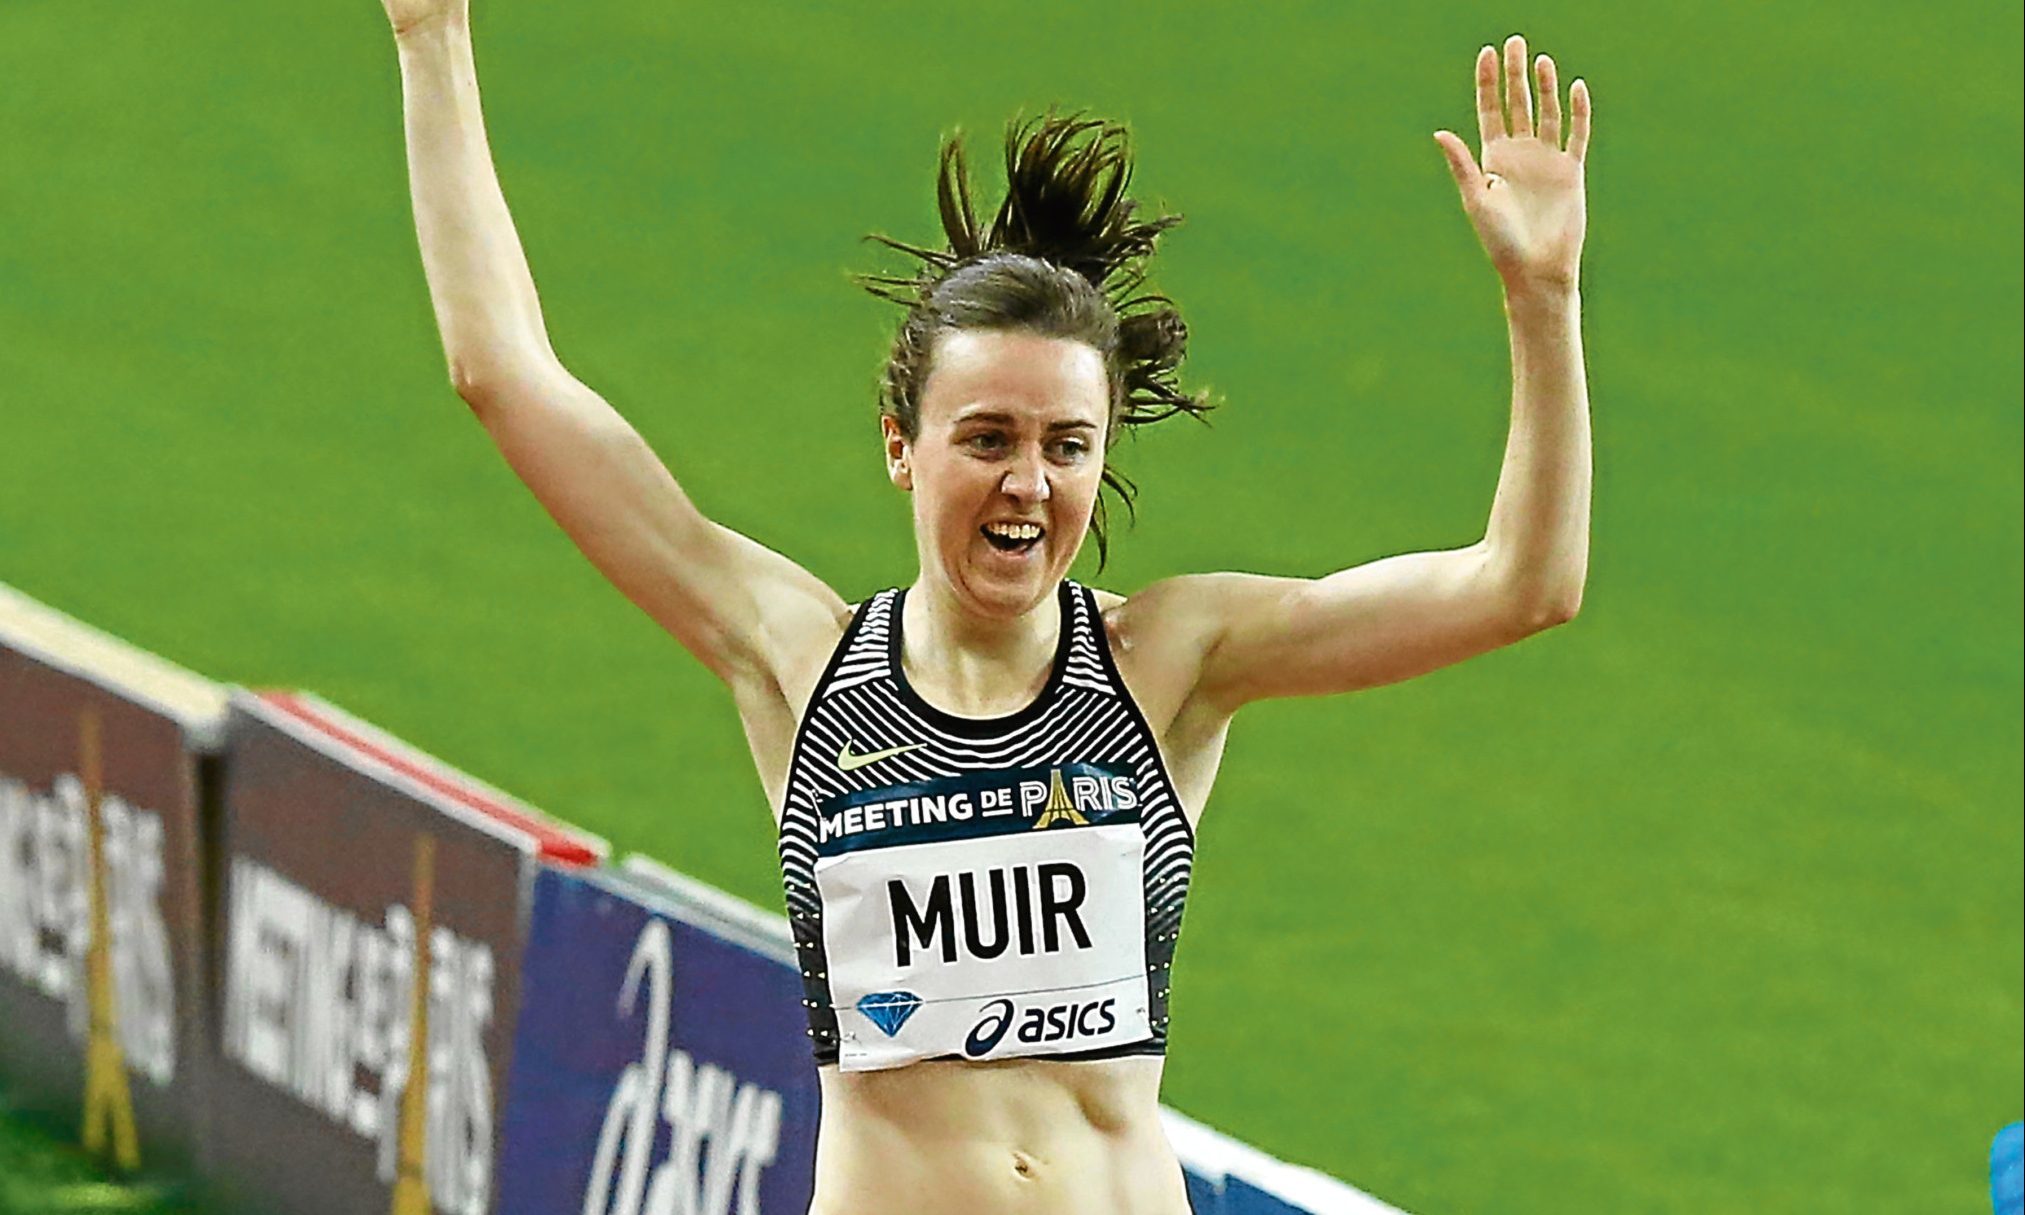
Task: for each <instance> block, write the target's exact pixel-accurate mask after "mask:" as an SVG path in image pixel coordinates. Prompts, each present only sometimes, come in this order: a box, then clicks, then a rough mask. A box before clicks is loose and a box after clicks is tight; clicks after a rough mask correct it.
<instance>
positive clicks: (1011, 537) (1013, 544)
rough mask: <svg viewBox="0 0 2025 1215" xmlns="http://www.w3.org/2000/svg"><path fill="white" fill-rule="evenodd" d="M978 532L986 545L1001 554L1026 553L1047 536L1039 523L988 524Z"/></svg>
mask: <svg viewBox="0 0 2025 1215" xmlns="http://www.w3.org/2000/svg"><path fill="white" fill-rule="evenodd" d="M977 530H978V531H979V532H981V533H982V534H983V535H984V538H985V542H986V543H988V544H990V545H991V546H992V547H993V548H995V549H997V550H998V551H999V552H1001V553H1024V552H1026V551H1028V550H1029V549H1032V548H1033V547H1034V546H1035V545H1037V544H1039V543H1040V542H1041V537H1043V536H1045V535H1046V534H1047V531H1046V529H1044V528H1042V527H1041V525H1040V524H1038V523H987V524H985V525H984V526H983V527H981V528H978V529H977Z"/></svg>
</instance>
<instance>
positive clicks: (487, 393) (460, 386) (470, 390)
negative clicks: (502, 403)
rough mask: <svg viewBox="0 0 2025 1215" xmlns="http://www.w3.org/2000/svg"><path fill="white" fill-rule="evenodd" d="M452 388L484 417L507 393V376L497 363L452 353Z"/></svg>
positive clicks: (474, 411) (473, 409)
mask: <svg viewBox="0 0 2025 1215" xmlns="http://www.w3.org/2000/svg"><path fill="white" fill-rule="evenodd" d="M450 388H451V390H452V391H454V392H455V393H456V394H457V396H458V398H459V399H461V400H462V401H463V402H464V403H465V404H466V405H469V406H470V407H471V412H473V413H475V414H477V415H478V416H479V417H481V418H482V417H484V416H485V415H486V413H487V412H489V411H490V410H491V409H492V408H493V407H494V406H495V405H496V404H497V403H498V401H499V398H500V397H501V396H503V395H505V393H506V377H505V376H503V375H501V374H500V372H499V370H498V368H497V366H496V365H495V364H492V363H489V362H485V361H483V360H478V359H470V358H460V357H459V356H457V355H451V356H450Z"/></svg>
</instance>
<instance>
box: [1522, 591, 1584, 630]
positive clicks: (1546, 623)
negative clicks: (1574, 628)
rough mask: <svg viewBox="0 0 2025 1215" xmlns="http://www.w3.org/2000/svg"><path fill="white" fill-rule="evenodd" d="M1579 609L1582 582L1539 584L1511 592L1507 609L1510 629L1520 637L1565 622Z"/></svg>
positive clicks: (1573, 617)
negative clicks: (1555, 585) (1561, 584)
mask: <svg viewBox="0 0 2025 1215" xmlns="http://www.w3.org/2000/svg"><path fill="white" fill-rule="evenodd" d="M1581 610H1582V584H1581V583H1579V582H1576V583H1571V584H1569V585H1567V586H1558V587H1540V588H1536V589H1533V590H1530V591H1527V592H1525V593H1522V594H1518V595H1514V596H1513V597H1512V600H1511V607H1510V609H1509V612H1510V615H1509V617H1508V618H1509V619H1510V620H1511V622H1512V627H1513V630H1514V631H1515V632H1516V633H1517V634H1518V635H1519V636H1521V637H1530V636H1532V635H1533V634H1534V633H1544V632H1546V631H1547V630H1548V629H1551V628H1553V627H1555V626H1556V625H1563V624H1567V623H1568V622H1569V621H1571V620H1573V619H1575V615H1576V613H1578V612H1580V611H1581Z"/></svg>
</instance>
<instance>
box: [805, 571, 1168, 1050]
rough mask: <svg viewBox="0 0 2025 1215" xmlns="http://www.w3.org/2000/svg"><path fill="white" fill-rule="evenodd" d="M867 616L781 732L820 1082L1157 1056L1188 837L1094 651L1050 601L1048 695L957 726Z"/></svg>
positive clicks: (892, 611)
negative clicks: (950, 1064)
mask: <svg viewBox="0 0 2025 1215" xmlns="http://www.w3.org/2000/svg"><path fill="white" fill-rule="evenodd" d="M905 597H906V592H905V591H884V592H882V593H880V594H878V595H875V596H873V597H872V598H871V599H869V600H867V601H866V602H865V603H864V604H863V605H861V606H860V607H859V609H858V611H857V613H856V615H854V616H853V617H852V620H851V624H850V627H849V628H848V629H847V630H845V633H844V637H843V640H842V641H840V642H839V643H838V644H837V650H836V653H835V654H834V655H833V656H832V657H831V659H830V664H829V666H828V668H827V669H826V670H825V671H824V672H823V677H822V680H821V682H820V683H818V684H817V685H816V690H815V694H814V696H813V697H811V698H810V701H809V707H808V711H807V712H806V713H805V714H804V715H803V718H802V723H801V727H800V729H799V730H798V731H797V732H796V735H795V745H794V755H793V758H792V759H791V760H790V762H789V767H788V781H787V797H786V805H785V807H784V809H783V813H782V815H781V825H780V858H781V875H782V879H783V882H784V884H785V886H786V889H787V907H788V918H789V922H790V924H791V926H792V928H793V930H794V939H795V948H796V953H797V955H798V959H799V962H800V966H801V971H802V987H803V991H804V999H803V1003H804V1004H805V1005H806V1006H807V1009H808V1018H809V1036H810V1038H811V1040H812V1041H813V1043H814V1046H815V1052H816V1061H817V1062H818V1063H835V1064H839V1065H840V1066H842V1067H843V1069H844V1070H846V1071H865V1070H873V1069H878V1068H890V1067H900V1066H903V1065H905V1064H908V1063H912V1062H915V1061H916V1060H921V1059H942V1058H957V1059H1007V1058H1016V1057H1020V1056H1030V1055H1046V1056H1054V1057H1058V1058H1075V1059H1104V1058H1115V1057H1118V1056H1122V1055H1143V1054H1163V1053H1165V1051H1166V1049H1167V990H1168V978H1169V972H1170V966H1171V964H1172V962H1173V959H1174V946H1175V941H1176V939H1177V937H1178V935H1179V932H1180V928H1181V911H1182V903H1183V901H1184V900H1185V899H1186V897H1187V894H1188V878H1189V872H1190V869H1191V866H1192V864H1193V858H1194V852H1195V837H1194V833H1193V832H1192V831H1191V829H1190V827H1189V825H1188V820H1187V819H1186V817H1184V815H1183V813H1182V808H1181V803H1180V800H1179V799H1178V798H1177V797H1176V796H1175V792H1174V785H1173V782H1172V781H1170V780H1169V779H1168V776H1167V771H1166V769H1165V767H1164V766H1163V765H1162V763H1161V760H1160V753H1159V749H1158V748H1157V746H1156V745H1155V742H1154V737H1153V733H1152V731H1151V730H1150V729H1149V728H1148V727H1147V724H1146V718H1145V717H1144V716H1143V715H1142V714H1141V713H1140V711H1139V707H1138V706H1137V705H1136V704H1134V703H1133V701H1132V697H1131V695H1130V693H1128V692H1127V691H1126V690H1125V685H1124V682H1123V681H1122V680H1121V679H1120V678H1119V676H1118V667H1117V664H1116V662H1114V661H1113V659H1112V656H1111V649H1110V644H1109V642H1108V641H1107V639H1106V638H1105V635H1104V625H1103V620H1102V619H1101V618H1100V617H1099V615H1098V613H1097V604H1096V599H1095V597H1094V596H1093V595H1092V594H1091V593H1090V591H1089V590H1088V589H1087V588H1085V587H1081V586H1078V585H1076V584H1075V583H1072V582H1063V583H1062V584H1061V587H1060V590H1059V599H1060V603H1061V613H1062V627H1061V634H1060V641H1059V642H1058V644H1057V648H1056V652H1055V661H1054V667H1053V669H1052V670H1051V671H1050V673H1049V675H1048V683H1047V687H1046V688H1045V689H1044V690H1043V691H1042V692H1041V694H1040V696H1039V697H1038V698H1037V699H1036V700H1035V701H1034V702H1033V703H1032V704H1030V705H1028V706H1027V707H1026V708H1024V709H1021V710H1020V711H1019V712H1017V713H1013V714H1011V715H1010V716H1006V717H998V718H990V719H976V718H965V717H957V716H954V715H951V714H948V713H944V712H942V711H941V710H938V709H936V708H935V707H934V706H932V705H930V704H928V703H927V702H926V701H924V700H922V699H921V697H920V696H918V695H917V694H916V693H915V691H914V689H913V688H911V687H909V686H908V683H907V677H906V675H905V674H904V673H903V671H902V670H901V663H900V653H901V649H900V608H901V604H902V602H903V601H904V600H905Z"/></svg>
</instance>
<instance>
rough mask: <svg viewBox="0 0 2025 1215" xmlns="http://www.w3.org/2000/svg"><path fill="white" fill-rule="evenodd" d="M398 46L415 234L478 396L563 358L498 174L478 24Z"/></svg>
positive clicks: (413, 33) (463, 386) (436, 29)
mask: <svg viewBox="0 0 2025 1215" xmlns="http://www.w3.org/2000/svg"><path fill="white" fill-rule="evenodd" d="M397 43H398V45H399V47H400V56H401V93H402V100H403V112H404V115H405V121H406V128H407V144H408V181H409V194H410V197H411V198H412V200H413V202H414V207H415V232H416V235H417V237H418V238H419V239H420V242H421V247H422V265H423V268H424V270H425V271H426V272H427V274H428V279H429V298H430V302H431V303H432V304H433V305H434V306H435V310H436V325H437V328H438V330H439V331H440V332H441V334H442V338H443V352H444V355H445V356H446V357H447V358H448V360H449V364H450V378H451V381H452V382H453V383H454V384H456V385H457V387H458V390H459V391H460V392H467V393H468V392H469V391H470V390H473V389H474V388H475V387H476V386H478V385H481V384H483V383H485V382H487V381H488V380H493V379H496V378H499V377H503V376H510V375H513V374H516V373H519V372H522V371H525V370H529V369H532V368H536V367H541V366H544V365H545V364H546V363H550V362H553V360H554V353H553V351H552V350H551V348H550V346H549V342H548V333H547V329H546V327H545V326H544V325H543V323H542V318H541V304H540V301H539V300H538V298H537V297H536V294H535V287H534V277H533V275H532V274H530V273H529V271H528V268H527V259H526V257H525V255H524V254H523V253H522V252H521V248H520V238H519V236H518V234H517V233H515V231H514V228H513V217H512V215H510V214H509V213H508V211H507V209H506V198H505V196H504V195H503V194H502V193H501V192H500V188H499V177H498V175H497V174H496V173H495V172H494V170H493V167H492V151H491V148H490V146H489V145H488V144H487V142H486V138H485V119H484V115H483V113H482V112H481V110H480V107H479V101H478V71H477V67H476V65H475V63H474V61H473V59H472V53H471V34H470V28H469V26H468V24H467V23H466V22H465V21H464V20H463V19H462V18H461V16H459V17H453V18H446V19H441V20H434V21H430V22H426V23H423V24H421V25H419V26H416V27H414V28H410V29H407V30H404V31H402V32H401V33H400V34H399V35H398V36H397Z"/></svg>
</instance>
